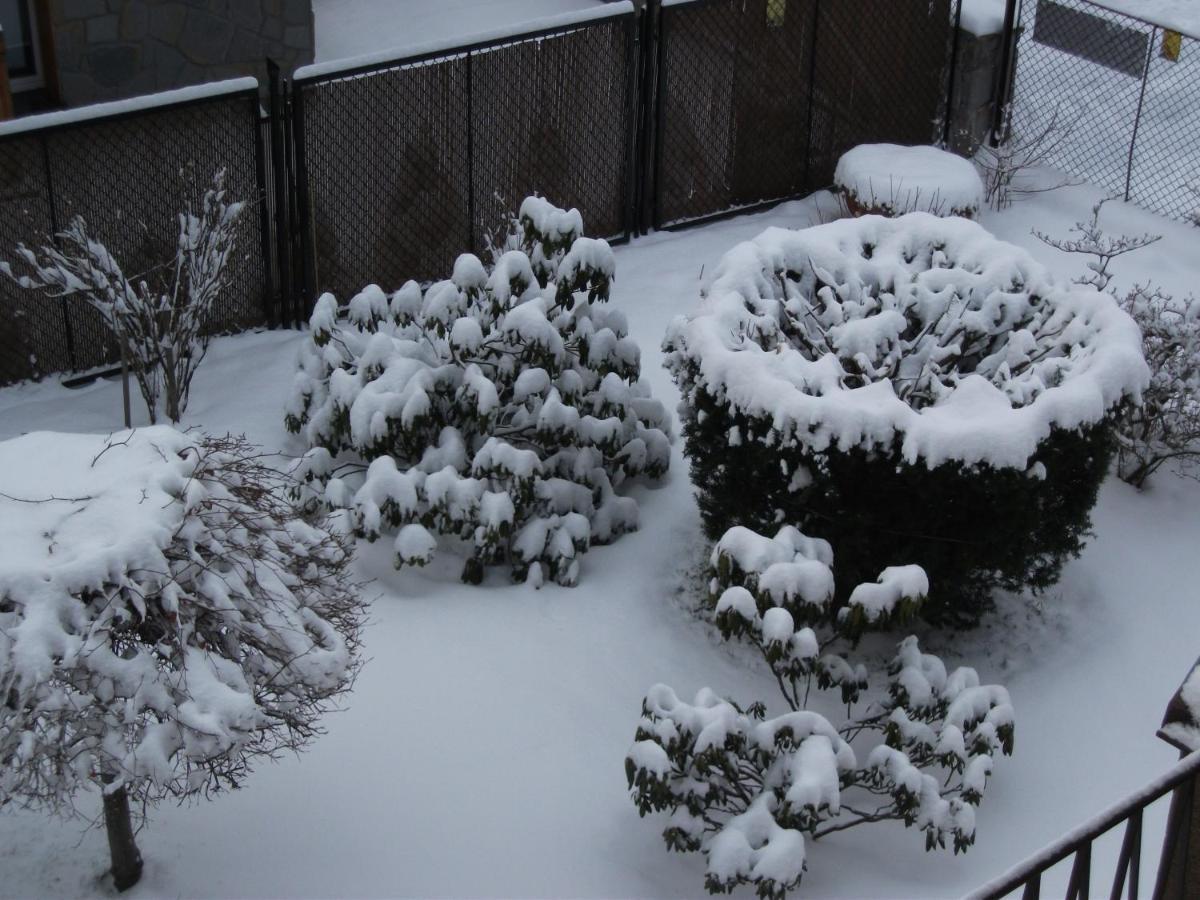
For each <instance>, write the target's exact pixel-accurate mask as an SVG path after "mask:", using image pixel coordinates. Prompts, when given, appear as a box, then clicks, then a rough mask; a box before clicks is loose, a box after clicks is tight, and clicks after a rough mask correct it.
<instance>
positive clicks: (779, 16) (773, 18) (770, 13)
mask: <svg viewBox="0 0 1200 900" xmlns="http://www.w3.org/2000/svg"><path fill="white" fill-rule="evenodd" d="M785 16H787V0H767V25H768V26H769V27H771V28H781V27H783V20H784V17H785Z"/></svg>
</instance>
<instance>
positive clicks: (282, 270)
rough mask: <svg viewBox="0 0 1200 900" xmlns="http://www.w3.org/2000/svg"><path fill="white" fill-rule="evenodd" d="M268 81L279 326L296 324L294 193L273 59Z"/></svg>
mask: <svg viewBox="0 0 1200 900" xmlns="http://www.w3.org/2000/svg"><path fill="white" fill-rule="evenodd" d="M267 81H268V84H269V86H270V102H269V112H270V116H271V175H272V181H273V182H274V184H273V185H272V188H273V190H274V191H275V254H276V257H277V261H278V265H279V324H280V325H281V326H282V325H286V324H287V323H288V321H289V319H292V320H293V322H292V324H296V323H295V322H294V316H293V315H292V305H293V303H294V296H293V295H294V288H293V285H292V276H293V274H294V270H293V263H292V243H291V233H292V231H291V217H290V216H289V215H288V212H289V210H288V204H289V203H290V202H291V194H292V192H291V191H290V190H289V189H288V188H289V184H288V162H287V159H288V157H290V156H291V151H290V148H289V147H288V137H289V134H288V129H287V121H286V103H287V99H286V95H285V94H284V93H283V91H282V88H281V85H280V73H279V66H278V65H277V64H276V62H275V61H274V60H273V59H268V60H267Z"/></svg>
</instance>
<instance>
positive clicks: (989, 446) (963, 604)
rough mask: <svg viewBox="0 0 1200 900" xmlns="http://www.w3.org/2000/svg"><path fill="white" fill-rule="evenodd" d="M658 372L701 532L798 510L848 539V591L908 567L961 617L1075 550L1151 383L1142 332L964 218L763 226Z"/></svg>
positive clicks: (801, 519)
mask: <svg viewBox="0 0 1200 900" xmlns="http://www.w3.org/2000/svg"><path fill="white" fill-rule="evenodd" d="M665 349H666V350H667V351H668V355H667V366H668V368H669V369H670V370H671V371H672V373H673V374H674V376H675V378H676V381H677V382H678V383H679V385H680V387H681V389H682V391H683V397H684V402H683V405H682V408H681V409H682V415H683V417H684V428H685V432H686V437H687V444H686V451H687V454H688V455H689V457H690V459H691V466H692V480H693V482H694V483H695V484H696V485H697V488H698V491H699V503H700V509H701V513H702V515H703V519H704V523H705V526H706V529H707V531H708V532H709V534H710V535H712V536H716V535H720V534H721V533H723V532H724V531H725V529H727V528H729V527H730V526H732V525H733V524H738V523H741V524H745V525H747V526H750V527H754V528H759V529H768V528H777V527H778V526H779V525H780V524H785V523H786V524H792V525H796V526H797V527H800V528H806V529H808V528H810V529H813V530H817V531H819V532H820V533H821V534H823V535H824V536H826V537H827V538H829V539H830V540H831V541H832V542H833V543H834V544H835V545H836V546H837V547H838V551H839V554H840V561H841V565H840V566H839V569H838V595H839V599H840V600H841V601H842V602H844V601H845V599H846V598H847V597H848V596H849V592H850V590H851V589H852V588H854V586H856V585H858V584H859V583H861V582H863V581H867V580H869V579H871V578H873V577H874V574H875V573H876V572H878V571H879V570H880V569H882V568H883V567H884V566H886V565H889V564H890V563H891V562H893V561H895V560H898V559H900V560H909V561H912V562H914V563H916V564H918V565H921V566H922V567H923V568H925V570H926V571H928V572H929V575H930V577H931V578H932V579H933V580H934V582H935V583H936V584H937V585H939V593H938V595H937V597H936V598H934V599H933V600H932V601H931V602H930V603H929V604H927V605H926V607H925V610H926V615H927V616H928V617H929V618H932V619H935V620H937V619H944V620H948V621H957V622H961V623H968V622H970V621H972V620H973V619H974V618H975V617H977V615H978V614H979V612H980V611H981V610H982V609H985V608H986V607H987V605H988V603H989V597H990V594H991V591H992V589H993V588H995V587H1006V588H1011V589H1020V588H1024V587H1032V588H1035V589H1036V588H1043V587H1046V586H1048V585H1050V584H1052V583H1053V582H1054V581H1055V580H1056V579H1057V576H1058V572H1059V570H1060V568H1061V566H1062V565H1063V563H1064V561H1065V560H1066V559H1068V558H1069V557H1071V556H1073V555H1075V554H1077V553H1078V552H1079V550H1080V549H1081V547H1082V545H1083V538H1084V536H1085V534H1086V531H1087V528H1088V524H1089V518H1088V517H1089V511H1090V510H1091V507H1092V506H1093V504H1094V502H1095V498H1096V492H1097V489H1098V486H1099V484H1100V481H1101V480H1102V479H1103V477H1104V474H1105V471H1106V469H1107V466H1108V462H1109V459H1110V455H1111V452H1112V446H1113V436H1112V430H1113V429H1112V417H1113V413H1114V409H1115V408H1116V407H1118V405H1119V404H1121V403H1122V402H1123V401H1124V400H1126V399H1128V398H1131V397H1136V396H1137V395H1138V394H1139V393H1140V391H1141V390H1142V388H1144V387H1145V385H1146V383H1147V378H1148V375H1147V370H1146V364H1145V362H1144V360H1143V359H1142V353H1141V340H1140V335H1139V334H1138V330H1137V327H1136V326H1135V324H1134V323H1133V322H1132V321H1131V320H1130V318H1129V317H1128V316H1127V315H1125V314H1124V313H1123V312H1121V310H1120V309H1119V308H1118V307H1117V304H1116V302H1115V301H1114V300H1113V299H1112V298H1111V297H1109V296H1107V295H1105V294H1102V293H1099V292H1097V291H1096V290H1095V289H1094V288H1091V287H1080V286H1060V285H1057V284H1055V283H1054V282H1052V281H1051V280H1050V278H1049V276H1048V274H1047V273H1046V272H1045V270H1044V269H1043V268H1042V267H1041V266H1039V265H1038V264H1036V263H1035V262H1034V261H1033V260H1032V258H1031V257H1030V256H1029V255H1028V254H1026V253H1025V252H1023V251H1021V250H1019V249H1017V248H1016V247H1012V246H1010V245H1008V244H1004V243H1002V242H1000V241H997V240H996V239H994V238H993V237H992V236H991V235H989V234H988V233H987V232H986V231H985V230H984V229H983V228H981V227H980V226H979V225H977V224H975V223H972V222H968V221H966V220H963V219H939V218H935V217H933V216H930V215H927V214H924V213H911V214H909V215H907V216H904V217H901V218H898V219H885V218H880V217H876V216H868V217H864V218H860V219H846V220H842V221H839V222H833V223H830V224H827V225H821V226H818V227H815V228H810V229H807V230H804V231H799V232H792V231H785V230H782V229H769V230H767V231H766V232H764V233H763V234H762V235H760V236H759V237H758V238H756V239H755V240H754V241H751V242H747V243H744V244H741V245H739V246H738V247H735V248H734V249H733V250H731V251H730V252H729V253H728V254H726V256H725V258H724V259H723V260H722V262H721V264H720V266H719V268H718V271H717V272H716V274H715V276H714V281H713V282H712V284H711V285H710V286H709V288H708V290H707V297H706V298H705V300H704V302H703V303H702V305H701V308H700V310H699V311H698V312H697V313H696V314H695V315H693V316H692V317H691V318H690V319H679V320H677V321H676V322H675V323H673V324H672V326H671V328H670V330H669V333H668V336H667V340H666V343H665Z"/></svg>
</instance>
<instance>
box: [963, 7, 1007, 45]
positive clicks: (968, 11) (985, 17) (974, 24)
mask: <svg viewBox="0 0 1200 900" xmlns="http://www.w3.org/2000/svg"><path fill="white" fill-rule="evenodd" d="M1007 5H1008V4H1007V3H1006V2H1005V0H962V17H961V18H960V19H959V27H960V28H962V30H963V31H966V32H969V33H970V34H973V35H975V36H976V37H986V36H987V35H989V34H999V33H1000V32H1002V31H1003V30H1004V11H1005V8H1006V7H1007Z"/></svg>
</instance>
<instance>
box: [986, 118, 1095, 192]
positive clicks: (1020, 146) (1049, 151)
mask: <svg viewBox="0 0 1200 900" xmlns="http://www.w3.org/2000/svg"><path fill="white" fill-rule="evenodd" d="M1077 121H1078V119H1077V118H1075V119H1073V118H1071V117H1070V116H1069V115H1067V114H1065V113H1064V112H1063V110H1062V109H1061V107H1055V108H1054V109H1053V110H1052V111H1050V115H1049V116H1048V117H1046V118H1044V119H1042V120H1041V121H1040V122H1037V123H1036V124H1034V125H1031V126H1028V127H1027V128H1026V129H1025V130H1018V129H1016V128H1014V127H1013V124H1012V105H1011V104H1009V105H1008V106H1007V107H1006V108H1005V111H1004V127H1003V135H1004V140H1003V141H1001V142H1000V143H999V144H997V145H995V146H993V145H992V144H991V143H989V142H987V141H984V142H983V143H982V144H981V145H980V146H979V151H978V153H977V154H976V156H975V159H976V162H977V163H978V164H979V168H980V169H981V170H982V172H983V186H984V200H985V201H986V202H987V204H988V206H989V207H991V208H992V209H995V210H1001V209H1007V208H1008V207H1009V206H1011V205H1012V202H1013V200H1014V199H1015V198H1016V197H1018V196H1020V195H1021V194H1027V193H1041V192H1043V191H1048V190H1053V189H1055V188H1059V187H1062V186H1063V185H1064V184H1065V183H1066V182H1065V181H1060V182H1058V183H1055V184H1049V185H1047V184H1042V185H1040V186H1036V187H1035V186H1029V185H1027V184H1025V183H1023V182H1024V181H1025V180H1026V177H1027V176H1028V175H1029V174H1030V173H1031V172H1032V171H1033V170H1034V169H1040V168H1043V167H1051V166H1052V163H1053V161H1054V158H1055V156H1056V155H1057V153H1058V150H1059V148H1061V147H1062V146H1063V145H1064V144H1065V143H1066V142H1067V141H1068V140H1070V137H1071V133H1072V132H1073V131H1074V130H1075V124H1076V122H1077Z"/></svg>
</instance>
